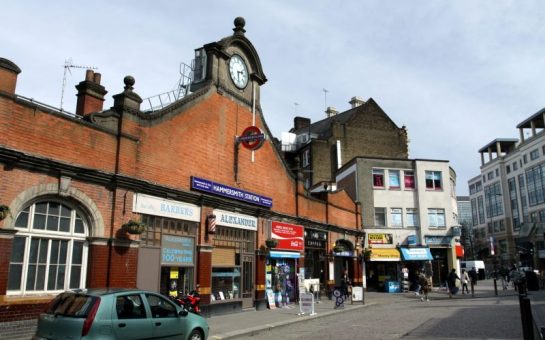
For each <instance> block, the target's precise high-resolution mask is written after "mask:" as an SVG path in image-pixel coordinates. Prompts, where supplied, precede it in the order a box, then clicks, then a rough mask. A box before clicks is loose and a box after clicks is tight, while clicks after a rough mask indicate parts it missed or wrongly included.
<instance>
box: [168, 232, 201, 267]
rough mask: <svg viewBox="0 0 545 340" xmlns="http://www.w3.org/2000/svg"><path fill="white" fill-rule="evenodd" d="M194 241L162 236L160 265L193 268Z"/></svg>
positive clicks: (187, 238) (186, 238)
mask: <svg viewBox="0 0 545 340" xmlns="http://www.w3.org/2000/svg"><path fill="white" fill-rule="evenodd" d="M194 249H195V239H193V238H191V237H183V236H174V235H163V237H162V238H161V265H164V266H193V264H194V263H193V262H194V261H193V257H194V256H193V255H194Z"/></svg>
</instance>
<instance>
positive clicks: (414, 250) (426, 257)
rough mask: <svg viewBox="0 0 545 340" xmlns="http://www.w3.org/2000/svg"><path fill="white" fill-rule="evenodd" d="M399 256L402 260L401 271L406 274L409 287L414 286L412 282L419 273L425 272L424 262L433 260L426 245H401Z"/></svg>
mask: <svg viewBox="0 0 545 340" xmlns="http://www.w3.org/2000/svg"><path fill="white" fill-rule="evenodd" d="M399 250H400V251H401V256H402V260H403V268H404V271H403V273H404V274H406V276H407V277H406V279H407V280H406V281H408V284H409V287H410V289H413V288H414V283H415V282H416V281H417V280H418V274H419V273H425V271H426V270H425V264H426V263H427V262H428V261H431V260H433V257H432V255H431V251H430V248H428V247H410V248H406V247H401V248H399Z"/></svg>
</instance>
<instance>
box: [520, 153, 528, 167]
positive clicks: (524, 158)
mask: <svg viewBox="0 0 545 340" xmlns="http://www.w3.org/2000/svg"><path fill="white" fill-rule="evenodd" d="M522 161H523V162H524V164H526V163H528V157H526V155H522ZM520 167H521V168H522V164H521V165H520Z"/></svg>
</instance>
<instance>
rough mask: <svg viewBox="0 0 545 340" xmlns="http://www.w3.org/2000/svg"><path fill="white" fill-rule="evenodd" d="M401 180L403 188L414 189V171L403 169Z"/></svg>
mask: <svg viewBox="0 0 545 340" xmlns="http://www.w3.org/2000/svg"><path fill="white" fill-rule="evenodd" d="M403 182H404V185H405V189H414V185H415V184H414V171H404V172H403Z"/></svg>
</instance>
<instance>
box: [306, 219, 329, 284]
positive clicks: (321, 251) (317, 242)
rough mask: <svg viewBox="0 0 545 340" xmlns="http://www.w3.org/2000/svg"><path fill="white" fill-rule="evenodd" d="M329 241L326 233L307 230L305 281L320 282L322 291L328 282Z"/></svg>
mask: <svg viewBox="0 0 545 340" xmlns="http://www.w3.org/2000/svg"><path fill="white" fill-rule="evenodd" d="M327 239H328V237H327V232H325V231H319V230H314V229H309V228H306V229H305V279H307V280H314V281H313V282H315V280H318V281H319V285H320V291H323V290H324V289H325V288H326V287H325V284H326V282H327V281H326V279H327V262H328V260H327ZM313 289H314V288H313Z"/></svg>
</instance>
